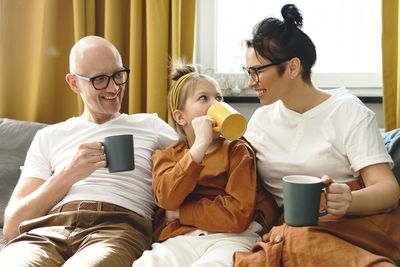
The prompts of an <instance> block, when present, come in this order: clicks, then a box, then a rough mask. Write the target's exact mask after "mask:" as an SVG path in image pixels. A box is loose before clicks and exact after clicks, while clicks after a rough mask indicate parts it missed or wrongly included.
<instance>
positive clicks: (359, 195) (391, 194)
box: [324, 163, 400, 215]
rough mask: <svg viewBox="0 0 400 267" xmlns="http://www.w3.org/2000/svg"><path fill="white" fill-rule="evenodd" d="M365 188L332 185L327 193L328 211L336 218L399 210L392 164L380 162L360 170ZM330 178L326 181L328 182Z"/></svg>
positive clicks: (398, 188) (396, 185)
mask: <svg viewBox="0 0 400 267" xmlns="http://www.w3.org/2000/svg"><path fill="white" fill-rule="evenodd" d="M360 174H361V177H362V179H363V181H364V184H365V188H363V189H360V190H356V191H350V188H349V187H348V186H347V185H345V184H337V183H333V184H331V185H330V186H329V187H328V190H327V193H328V194H327V211H328V213H331V214H333V215H344V214H348V215H373V214H377V213H381V212H389V211H391V210H393V209H394V208H396V207H397V205H398V202H399V197H400V187H399V184H398V183H397V180H396V178H395V177H394V175H393V172H392V170H391V169H390V166H389V164H387V163H380V164H374V165H370V166H367V167H364V168H363V169H361V170H360ZM330 181H331V180H330V179H324V182H325V183H328V182H330Z"/></svg>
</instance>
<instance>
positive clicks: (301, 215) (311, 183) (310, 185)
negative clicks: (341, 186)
mask: <svg viewBox="0 0 400 267" xmlns="http://www.w3.org/2000/svg"><path fill="white" fill-rule="evenodd" d="M328 185H329V184H323V183H322V180H321V178H318V177H313V176H306V175H289V176H285V177H283V213H284V218H285V222H286V223H287V224H289V225H292V226H315V225H318V218H319V217H320V216H324V215H326V214H327V211H326V210H324V211H321V212H320V211H319V206H320V201H321V192H322V189H324V188H326V187H327V186H328Z"/></svg>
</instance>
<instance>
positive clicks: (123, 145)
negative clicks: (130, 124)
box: [101, 134, 135, 172]
mask: <svg viewBox="0 0 400 267" xmlns="http://www.w3.org/2000/svg"><path fill="white" fill-rule="evenodd" d="M101 144H102V145H103V146H104V153H105V154H106V160H107V166H106V167H107V168H108V171H109V172H121V171H129V170H133V169H135V160H134V156H133V135H131V134H124V135H113V136H107V137H105V138H104V139H103V140H102V141H101Z"/></svg>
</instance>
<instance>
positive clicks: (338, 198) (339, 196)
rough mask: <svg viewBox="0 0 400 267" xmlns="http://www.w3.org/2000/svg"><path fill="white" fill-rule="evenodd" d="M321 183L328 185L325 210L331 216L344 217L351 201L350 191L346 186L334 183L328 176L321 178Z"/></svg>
mask: <svg viewBox="0 0 400 267" xmlns="http://www.w3.org/2000/svg"><path fill="white" fill-rule="evenodd" d="M322 183H324V184H329V183H331V184H330V185H329V186H328V187H327V188H326V192H327V194H326V210H327V212H328V213H329V214H332V215H337V216H339V215H345V214H346V213H347V210H348V209H349V207H350V205H351V201H352V194H351V189H350V187H349V186H348V185H347V184H338V183H334V182H333V181H332V179H331V178H329V176H327V175H324V176H322Z"/></svg>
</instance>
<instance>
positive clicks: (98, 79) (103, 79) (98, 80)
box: [74, 69, 130, 90]
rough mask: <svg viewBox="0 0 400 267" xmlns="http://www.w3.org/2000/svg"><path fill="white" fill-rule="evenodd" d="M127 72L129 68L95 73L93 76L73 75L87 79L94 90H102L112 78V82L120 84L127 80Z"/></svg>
mask: <svg viewBox="0 0 400 267" xmlns="http://www.w3.org/2000/svg"><path fill="white" fill-rule="evenodd" d="M129 72H130V69H124V70H119V71H117V72H114V73H113V74H112V75H105V74H102V75H97V76H94V77H91V78H89V77H85V76H82V75H80V74H76V73H75V74H74V76H76V77H78V78H80V79H83V80H86V81H89V82H91V83H92V84H93V87H94V89H96V90H103V89H106V88H107V87H108V84H109V83H110V79H111V78H112V79H113V81H114V83H115V84H116V85H122V84H125V83H126V82H127V81H128V78H129Z"/></svg>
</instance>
